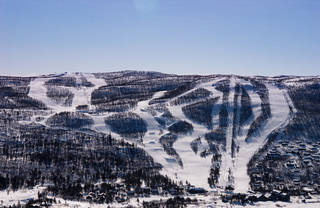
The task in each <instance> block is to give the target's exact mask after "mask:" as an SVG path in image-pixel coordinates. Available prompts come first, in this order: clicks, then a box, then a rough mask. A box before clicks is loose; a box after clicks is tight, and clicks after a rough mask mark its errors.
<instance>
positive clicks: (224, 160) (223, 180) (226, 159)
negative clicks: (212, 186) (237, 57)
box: [218, 77, 235, 187]
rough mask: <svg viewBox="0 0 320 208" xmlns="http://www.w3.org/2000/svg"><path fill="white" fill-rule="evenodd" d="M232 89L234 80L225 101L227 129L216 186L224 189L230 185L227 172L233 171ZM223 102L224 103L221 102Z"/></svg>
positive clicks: (232, 78) (231, 80) (232, 79)
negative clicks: (224, 149)
mask: <svg viewBox="0 0 320 208" xmlns="http://www.w3.org/2000/svg"><path fill="white" fill-rule="evenodd" d="M234 87H235V78H234V77H231V78H230V86H229V96H228V100H226V101H225V104H226V105H227V110H228V127H227V129H226V151H225V152H221V166H220V176H219V180H218V186H220V187H225V186H227V185H230V182H231V181H230V177H232V176H231V175H230V173H229V170H232V169H233V165H232V155H231V143H232V121H233V104H231V103H233V97H234V92H235V91H234ZM223 102H224V101H223Z"/></svg>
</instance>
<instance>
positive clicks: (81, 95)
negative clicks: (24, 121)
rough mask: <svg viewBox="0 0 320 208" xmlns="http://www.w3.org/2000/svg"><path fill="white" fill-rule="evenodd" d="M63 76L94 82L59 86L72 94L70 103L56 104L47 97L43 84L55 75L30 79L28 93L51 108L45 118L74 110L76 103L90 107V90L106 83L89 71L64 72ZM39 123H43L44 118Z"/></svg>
mask: <svg viewBox="0 0 320 208" xmlns="http://www.w3.org/2000/svg"><path fill="white" fill-rule="evenodd" d="M64 76H65V77H70V76H72V77H76V79H77V82H80V78H81V77H85V78H86V79H87V81H88V82H91V83H92V84H94V87H61V88H67V89H69V90H70V91H71V92H72V93H73V94H74V98H73V102H72V105H71V106H62V105H58V104H57V103H56V102H54V101H53V100H52V99H50V98H49V97H47V94H46V93H47V87H46V86H45V82H46V81H48V80H50V79H53V78H55V77H49V78H47V77H45V78H43V77H39V78H36V79H35V80H33V81H31V83H30V90H29V94H28V95H29V96H30V97H32V98H34V99H37V100H40V101H41V102H43V103H44V104H45V105H46V106H47V107H48V108H50V109H51V114H48V115H47V116H46V118H48V117H50V116H51V115H52V114H54V113H60V112H64V111H70V112H74V111H76V107H77V106H78V105H88V106H89V107H90V108H91V109H92V105H91V94H92V92H93V91H94V90H96V89H98V88H99V87H101V86H103V85H105V84H106V83H105V81H104V80H103V79H97V78H96V77H95V76H94V75H93V74H89V73H75V74H74V73H72V74H65V75H64ZM34 117H35V116H34ZM34 120H35V118H33V119H32V121H31V122H33V121H34ZM41 123H42V124H45V120H44V121H43V122H41Z"/></svg>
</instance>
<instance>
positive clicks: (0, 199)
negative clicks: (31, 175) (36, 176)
mask: <svg viewBox="0 0 320 208" xmlns="http://www.w3.org/2000/svg"><path fill="white" fill-rule="evenodd" d="M44 189H45V187H41V186H35V187H34V188H33V189H19V190H17V191H7V190H5V191H0V206H1V207H2V206H10V205H13V204H16V205H17V204H18V203H21V204H26V203H27V202H28V201H29V200H30V199H33V198H36V197H38V192H41V191H43V190H44Z"/></svg>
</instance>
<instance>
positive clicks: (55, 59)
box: [0, 0, 320, 75]
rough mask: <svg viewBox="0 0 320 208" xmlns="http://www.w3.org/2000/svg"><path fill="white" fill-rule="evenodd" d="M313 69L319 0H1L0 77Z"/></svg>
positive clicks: (316, 68)
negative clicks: (13, 75) (77, 73)
mask: <svg viewBox="0 0 320 208" xmlns="http://www.w3.org/2000/svg"><path fill="white" fill-rule="evenodd" d="M119 70H152V71H159V72H165V73H177V74H215V73H220V74H240V75H280V74H294V75H319V74H320V73H319V72H320V0H0V72H1V74H24V75H26V74H46V73H54V72H57V73H59V72H75V71H80V72H107V71H119Z"/></svg>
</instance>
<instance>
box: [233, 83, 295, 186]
mask: <svg viewBox="0 0 320 208" xmlns="http://www.w3.org/2000/svg"><path fill="white" fill-rule="evenodd" d="M266 87H267V88H268V91H269V100H270V108H271V117H270V118H269V119H268V120H267V123H266V124H265V125H264V126H263V127H262V129H261V131H260V134H259V135H256V136H254V138H253V139H252V141H251V142H248V143H247V142H245V141H244V140H242V141H240V142H241V145H240V150H239V153H238V156H237V161H236V163H235V173H236V174H235V190H234V191H235V192H247V191H249V190H250V185H249V182H250V177H249V175H248V174H247V164H248V163H249V161H250V159H251V158H252V156H253V155H254V153H255V152H256V151H257V150H258V149H259V148H261V147H262V146H263V145H264V143H265V142H266V140H265V139H266V138H267V136H268V135H269V134H270V133H271V132H272V131H273V130H275V129H277V128H279V127H281V126H283V125H285V124H286V123H287V122H288V121H289V118H290V110H289V106H288V102H287V98H286V96H284V93H283V90H280V89H279V88H278V87H276V86H275V85H273V84H266ZM250 96H251V95H250ZM252 100H255V99H252Z"/></svg>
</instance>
